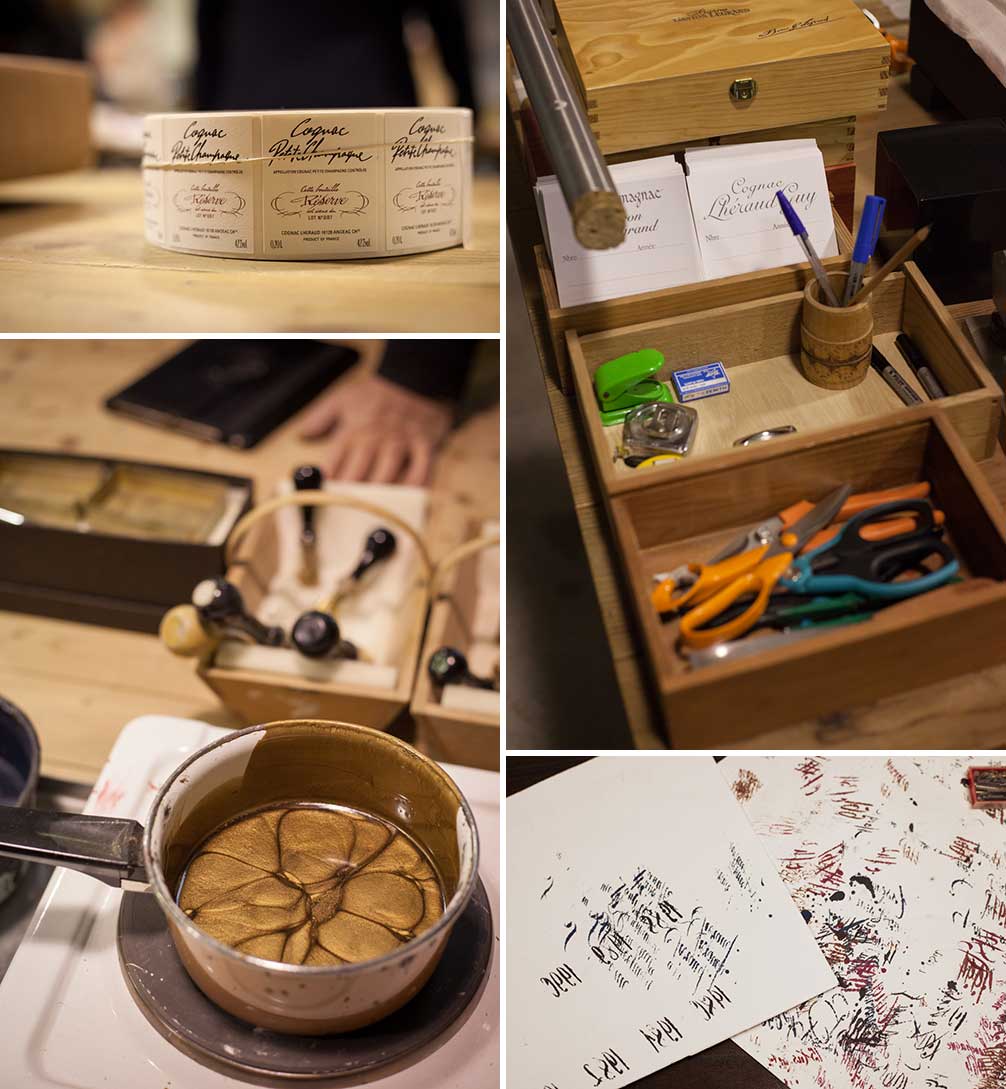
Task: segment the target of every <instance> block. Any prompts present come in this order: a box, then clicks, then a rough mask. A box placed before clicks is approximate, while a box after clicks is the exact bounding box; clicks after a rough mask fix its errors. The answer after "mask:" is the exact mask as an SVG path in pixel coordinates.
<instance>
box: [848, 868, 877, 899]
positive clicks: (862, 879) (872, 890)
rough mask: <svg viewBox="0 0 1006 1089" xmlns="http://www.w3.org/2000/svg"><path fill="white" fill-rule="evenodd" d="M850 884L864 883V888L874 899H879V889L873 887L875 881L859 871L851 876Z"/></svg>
mask: <svg viewBox="0 0 1006 1089" xmlns="http://www.w3.org/2000/svg"><path fill="white" fill-rule="evenodd" d="M849 884H850V885H862V886H863V888H864V889H866V891H867V892H868V893H869V894H870V896H871V897H872V899H874V900H876V899H877V890H876V889H875V888H874V887H873V882H872V881H871V880H870V879H869V878H868V877H864V876H863V875H862V874H860V873H857V874H856V875H855V876H854V877H850V878H849Z"/></svg>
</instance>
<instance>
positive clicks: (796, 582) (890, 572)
mask: <svg viewBox="0 0 1006 1089" xmlns="http://www.w3.org/2000/svg"><path fill="white" fill-rule="evenodd" d="M906 514H910V515H911V516H912V518H913V520H914V525H915V528H914V529H913V530H912V531H910V532H908V533H902V534H899V535H898V536H897V537H891V538H887V539H885V540H880V541H877V540H870V539H869V538H868V537H866V536H865V531H866V530H867V529H868V527H869V526H870V525H871V524H873V523H876V522H878V521H882V520H884V519H887V518H893V517H896V516H899V515H900V516H904V515H906ZM935 514H936V512H935V511H934V510H933V508H932V504H931V503H929V501H928V500H925V499H917V500H906V501H903V502H898V501H895V502H892V503H882V504H880V506H877V507H873V508H872V509H871V510H868V511H864V512H863V513H862V514H860V515H857V516H856V517H855V518H853V519H851V520H850V521H848V522H847V523H846V524H845V526H844V527H843V528H842V530H841V531H840V532H839V533H838V534H837V535H836V536H835V537H833V538H832V539H831V540H830V541H827V542H825V543H824V544H823V545H821V546H820V547H819V548H816V549H813V550H811V551H809V552H807V553H806V554H805V555H803V556H800V557H799V558H798V559H797V560H796V562H795V563H794V564H793V573H792V576H791V577H790V578H789V579H788V580H787V583H786V585H787V588H788V589H790V590H792V591H793V592H795V593H802V594H807V593H809V594H845V593H854V594H862V595H863V596H864V597H866V598H869V599H871V600H880V601H901V600H903V599H904V598H907V597H915V596H916V595H917V594H924V593H927V592H928V591H929V590H935V589H936V588H937V587H939V586H943V585H945V584H946V583H948V582H950V580H951V579H953V578H954V577H955V576H956V575H957V573H958V571H959V570H960V564H959V563H958V561H957V557H956V556H955V555H954V553H953V550H952V549H951V548H950V546H949V545H948V544H947V543H946V541H944V540H943V530H942V527H941V525H940V524H938V522H937V519H936V517H935ZM933 559H938V560H939V567H937V568H936V569H935V570H933V569H931V568H930V567H927V566H926V563H927V561H932V560H933ZM909 572H914V573H915V577H914V578H905V579H903V578H901V576H902V575H905V574H908V573H909Z"/></svg>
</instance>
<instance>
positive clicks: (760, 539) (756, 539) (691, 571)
mask: <svg viewBox="0 0 1006 1089" xmlns="http://www.w3.org/2000/svg"><path fill="white" fill-rule="evenodd" d="M930 490H931V489H930V486H929V483H928V482H927V481H922V482H921V483H920V484H908V485H905V486H903V487H900V488H887V489H885V490H883V491H877V492H858V493H857V494H855V495H850V496H849V498H848V499H847V500H846V501H845V503H843V504H842V509H841V510H840V511H839V512H838V515H837V516H836V519H835V520H836V521H837V522H845V521H847V520H848V519H849V518H854V517H855V516H856V515H857V514H862V512H863V511H864V510H869V509H870V508H871V507H876V506H879V505H880V504H881V503H889V502H891V501H893V500H895V499H927V498H928V497H929V493H930ZM813 509H814V504H813V503H810V502H808V501H807V500H806V499H803V500H801V501H800V502H799V503H794V504H793V505H792V506H791V507H786V508H785V510H781V511H780V512H779V513H778V514H776V515H774V516H773V517H772V518H769V519H767V520H766V521H764V522H762V523H760V524H759V525H757V526H755V528H754V529H751V530H747V531H746V532H744V533H742V534H741V535H740V536H739V537H736V538H735V539H734V540H732V541H731V542H730V544H728V545H727V546H726V547H725V548H723V549H721V550H720V551H719V552H717V553H716V555H715V556H713V557H712V558H711V559H710V560H709V561H708V562H707V563H705V564H698V563H689V564H683V565H682V566H681V567H676V568H675V569H674V570H673V571H666V572H662V573H661V574H658V575H654V576H653V578H654V582H655V583H656V585H655V586H654V588H653V591H652V594H651V599H652V601H653V607H654V608H655V609H656V610H657V612H658V613H673V612H678V611H680V610H681V609H685V608H687V607H688V606H690V605H697V604H698V603H699V602H700V601H704V600H705V599H706V598H707V597H710V596H711V595H712V594H714V593H715V592H716V591H717V590H718V589H719V586H718V585H714V584H713V582H712V581H711V580H709V579H706V580H705V581H704V582H703V581H702V578H701V576H702V574H703V572H704V571H707V570H708V569H709V568H710V567H711V566H714V565H716V564H720V563H722V561H723V560H725V559H727V558H728V557H730V556H735V555H737V553H739V552H744V551H745V550H746V549H752V548H756V547H757V546H758V545H759V544H765V543H767V542H768V541H771V540H772V539H774V538H775V537H776V536H777V535H778V534H779V533H781V532H782V530H784V529H788V528H789V527H790V526H792V525H794V524H795V523H796V522H798V521H799V520H800V519H801V518H802V517H803V516H804V515H805V514H808V513H809V512H810V511H811V510H813ZM935 518H936V522H937V524H938V525H940V524H942V522H943V512H942V511H937V512H936V513H935ZM914 528H915V524H914V521H913V520H912V519H911V518H901V519H896V518H894V519H889V520H888V521H885V522H876V523H872V524H871V525H870V526H869V527H867V530H868V533H867V536H868V539H869V540H880V539H882V538H885V537H894V536H897V534H899V533H907V532H909V531H911V530H912V529H914ZM838 530H839V526H837V525H836V526H835V527H834V528H822V530H821V531H820V532H819V533H817V534H816V535H815V536H814V537H813V538H812V539H811V540H809V541H808V542H807V543H806V544H805V545H804V546H803V548H802V550H801V551H807V550H808V549H810V548H817V547H818V546H819V545H822V544H824V542H825V541H827V540H828V539H829V538H831V537H834V536H835V534H836V533H837V532H838Z"/></svg>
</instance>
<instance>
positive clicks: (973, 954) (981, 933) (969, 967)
mask: <svg viewBox="0 0 1006 1089" xmlns="http://www.w3.org/2000/svg"><path fill="white" fill-rule="evenodd" d="M959 948H960V950H961V952H962V953H963V954H964V959H963V960H962V961H961V967H960V971H959V972H958V973H957V978H958V979H959V980H960V981H961V983H962V984H963V985H964V987H965V988H966V989H967V990H968V992H969V993H970V995H971V997H972V998H973V999H974V1000H975V1005H977V1004H978V1003H979V1002H981V1000H982V999H983V998H984V997H985V993H986V992H987V991H989V990H991V988H992V976H993V967H992V965H993V961H995V960H996V959H997V958H998V957H999V955H1000V954H1001V953H1002V952H1003V950H1004V949H1006V938H1004V937H1003V936H1002V935H1001V934H997V933H995V932H994V931H991V930H979V929H976V930H975V935H974V937H973V938H969V939H968V940H967V941H966V942H964V943H963V945H961V946H960V947H959Z"/></svg>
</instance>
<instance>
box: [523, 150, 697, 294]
mask: <svg viewBox="0 0 1006 1089" xmlns="http://www.w3.org/2000/svg"><path fill="white" fill-rule="evenodd" d="M611 176H612V180H613V181H614V183H615V187H616V188H617V189H618V193H619V196H621V198H622V203H623V204H624V205H625V212H626V217H627V219H626V230H625V236H626V237H625V241H624V242H623V243H622V244H621V245H620V246H615V247H614V248H613V249H610V250H588V249H584V248H583V246H581V245H580V243H579V242H577V240H576V236H575V235H574V233H573V220H572V218H571V217H570V214H569V209H568V208H567V207H566V201H565V199H564V198H563V195H562V190H561V189H560V188H559V183H558V181H557V180H556V179H555V178H554V177H547V178H542V179H540V181H539V182H538V187H537V188H538V192H539V194H540V199H539V211H540V213H544V214H543V221H544V222H543V227H544V231H545V233H546V235H547V236H548V239H549V252H550V254H551V257H552V267H553V268H554V269H555V281H556V287H557V289H558V292H559V302H560V303H561V304H562V305H563V306H577V305H579V304H580V303H587V302H597V301H600V300H602V299H615V298H618V297H619V296H621V295H635V294H638V293H640V292H644V291H658V290H660V289H662V288H667V287H675V286H676V285H678V284H690V283H695V281H697V280H701V279H703V273H702V263H701V260H700V258H699V249H698V244H697V242H696V238H695V227H694V225H693V223H692V215H691V211H690V209H689V206H688V191H687V188H686V186H685V177H684V172H683V171H682V169H681V165H680V164H679V163H678V161H677V160H676V159H675V158H674V157H673V156H671V155H666V156H662V157H660V158H656V159H645V160H643V161H642V162H635V163H619V164H617V165H615V166H612V168H611Z"/></svg>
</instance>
